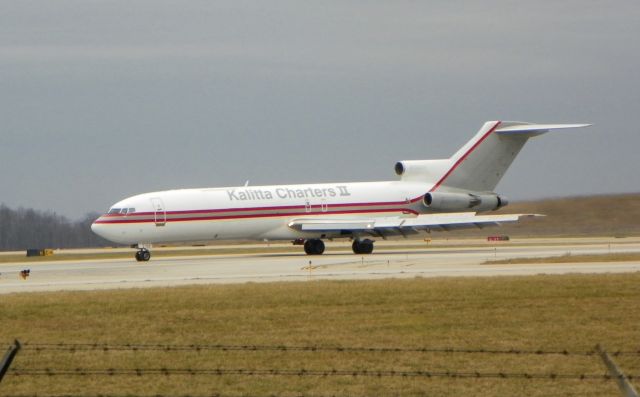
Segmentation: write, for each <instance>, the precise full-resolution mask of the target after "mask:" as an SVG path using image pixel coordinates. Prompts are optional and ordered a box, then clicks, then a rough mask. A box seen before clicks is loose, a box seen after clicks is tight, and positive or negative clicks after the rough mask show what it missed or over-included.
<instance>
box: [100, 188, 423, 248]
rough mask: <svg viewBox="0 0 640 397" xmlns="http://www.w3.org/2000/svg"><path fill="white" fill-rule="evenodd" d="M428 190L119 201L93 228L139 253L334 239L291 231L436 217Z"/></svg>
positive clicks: (264, 191) (149, 196)
mask: <svg viewBox="0 0 640 397" xmlns="http://www.w3.org/2000/svg"><path fill="white" fill-rule="evenodd" d="M430 188H431V186H429V185H425V184H424V183H418V182H403V181H388V182H358V183H323V184H312V185H272V186H241V187H225V188H204V189H180V190H168V191H161V192H153V193H145V194H140V195H137V196H133V197H130V198H127V199H125V200H122V201H120V202H118V203H116V204H114V205H113V207H112V209H111V211H110V213H107V214H105V215H103V216H101V217H100V218H99V219H98V220H96V222H95V223H94V225H93V227H92V228H93V230H94V231H95V232H96V233H98V234H100V235H101V236H103V237H105V238H107V239H108V240H111V241H114V242H117V243H120V244H141V245H145V244H154V243H163V242H186V241H210V240H229V239H233V240H235V239H250V240H287V239H296V238H312V237H326V238H333V237H340V233H335V232H334V233H320V234H318V233H310V232H303V231H298V230H296V229H293V228H291V227H290V226H289V223H290V222H291V220H292V219H294V218H301V217H304V218H325V219H329V218H340V219H342V218H344V217H345V216H349V217H356V218H371V217H380V216H382V217H389V216H401V217H415V216H417V215H418V214H424V213H429V212H431V210H429V208H427V207H426V206H424V205H423V204H422V198H423V196H424V194H425V193H426V192H428V191H429V189H430ZM129 211H131V212H129ZM343 237H345V236H343Z"/></svg>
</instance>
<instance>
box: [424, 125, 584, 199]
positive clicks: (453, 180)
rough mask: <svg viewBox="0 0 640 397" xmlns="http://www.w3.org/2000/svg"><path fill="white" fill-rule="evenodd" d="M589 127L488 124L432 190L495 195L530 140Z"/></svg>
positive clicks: (453, 160)
mask: <svg viewBox="0 0 640 397" xmlns="http://www.w3.org/2000/svg"><path fill="white" fill-rule="evenodd" d="M588 125H589V124H530V123H524V122H518V121H504V122H500V121H488V122H486V123H485V124H484V125H483V126H482V128H480V130H479V131H478V133H477V134H476V135H475V136H474V137H473V138H472V139H471V140H470V141H469V142H467V143H466V144H465V145H464V146H463V147H462V148H460V150H458V151H457V152H456V153H455V154H454V155H453V156H451V158H450V159H449V160H450V162H451V164H452V165H451V168H449V170H448V171H447V172H446V173H445V174H444V175H443V176H442V177H441V178H440V179H439V180H438V181H437V182H436V183H435V184H434V185H433V188H432V189H431V191H435V190H436V189H440V190H445V191H446V190H447V189H451V190H458V189H461V190H468V191H475V192H492V191H494V190H495V188H496V185H497V184H498V182H500V180H501V179H502V177H503V176H504V174H505V173H506V172H507V169H508V168H509V166H510V165H511V163H512V162H513V160H514V159H515V158H516V156H517V155H518V153H520V150H521V149H522V147H523V146H524V144H525V143H526V142H527V140H528V139H529V138H531V137H534V136H537V135H541V134H544V133H546V132H548V131H550V130H554V129H564V128H576V127H586V126H588Z"/></svg>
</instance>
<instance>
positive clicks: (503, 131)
mask: <svg viewBox="0 0 640 397" xmlns="http://www.w3.org/2000/svg"><path fill="white" fill-rule="evenodd" d="M590 125H591V124H528V123H519V122H516V121H510V122H509V121H507V122H503V123H501V125H500V126H499V127H498V128H497V129H496V133H497V134H499V135H512V134H514V135H515V134H518V135H520V134H527V135H530V136H535V135H540V134H544V133H545V132H549V131H551V130H561V129H565V128H581V127H588V126H590Z"/></svg>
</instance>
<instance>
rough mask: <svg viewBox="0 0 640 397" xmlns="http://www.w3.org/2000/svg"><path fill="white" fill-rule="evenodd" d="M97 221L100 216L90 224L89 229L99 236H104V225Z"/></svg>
mask: <svg viewBox="0 0 640 397" xmlns="http://www.w3.org/2000/svg"><path fill="white" fill-rule="evenodd" d="M98 221H100V218H98V219H96V220H95V222H93V223H92V224H91V231H92V232H94V233H95V234H97V235H98V236H100V237H104V225H101V224H100V223H98Z"/></svg>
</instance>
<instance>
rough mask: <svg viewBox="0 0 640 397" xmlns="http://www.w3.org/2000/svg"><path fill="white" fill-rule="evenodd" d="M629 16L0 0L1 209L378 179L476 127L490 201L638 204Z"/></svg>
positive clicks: (76, 213) (440, 5)
mask: <svg viewBox="0 0 640 397" xmlns="http://www.w3.org/2000/svg"><path fill="white" fill-rule="evenodd" d="M639 21H640V2H638V1H636V0H634V1H616V2H604V1H589V0H575V1H545V2H537V1H536V2H533V1H531V2H518V1H482V2H478V1H458V2H456V1H390V0H389V1H356V0H354V1H347V0H340V1H315V2H312V1H299V0H291V1H239V0H231V1H209V0H207V1H183V0H180V1H161V0H160V1H159V0H144V1H131V0H126V1H124V0H122V1H120V0H116V1H87V0H78V1H26V0H23V1H6V0H5V1H0V126H1V127H0V202H2V203H4V204H6V205H9V206H11V207H18V206H24V207H34V208H38V209H50V210H55V211H56V212H58V213H61V214H63V215H66V216H68V217H70V218H73V219H76V218H79V217H81V216H83V215H84V214H85V213H86V212H89V211H104V210H106V209H107V208H108V207H109V206H110V205H111V204H113V203H114V202H116V201H118V200H120V199H122V198H124V197H127V196H130V195H133V194H136V193H142V192H147V191H154V190H163V189H170V188H186V187H212V186H233V185H241V184H243V183H244V182H245V180H247V179H249V180H250V181H251V184H252V185H258V184H281V183H301V182H303V183H306V182H332V181H361V180H364V181H367V180H388V179H395V174H394V172H393V165H394V163H395V162H396V161H397V160H402V159H428V158H445V157H448V156H450V155H451V154H452V153H453V152H455V151H456V150H457V149H458V148H459V147H460V146H461V145H463V144H464V143H465V142H466V141H467V140H468V139H469V138H470V137H471V136H472V135H473V134H475V132H476V131H477V129H478V128H479V127H480V126H481V125H482V123H483V122H484V121H486V120H523V121H531V122H541V123H550V122H553V123H555V122H578V123H583V122H586V123H593V124H594V126H593V127H590V128H588V129H580V130H567V131H557V132H555V133H553V134H547V135H544V136H542V137H540V138H536V139H535V140H532V141H530V142H529V143H528V144H527V146H526V147H525V148H524V150H523V152H522V153H521V154H520V156H519V157H518V158H517V159H516V161H515V163H514V165H513V166H512V167H511V169H510V170H509V172H508V173H507V175H506V177H505V178H504V179H503V181H502V182H501V184H500V185H498V189H497V191H498V192H500V193H502V194H505V195H507V196H509V197H510V198H512V199H517V200H522V199H533V198H541V197H557V196H569V195H583V194H593V193H609V192H637V191H640V189H639V187H640V176H639V174H640V155H639V154H638V148H639V147H640V133H639V132H640V131H639V129H640V127H638V126H640V39H639V38H640V22H639Z"/></svg>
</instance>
